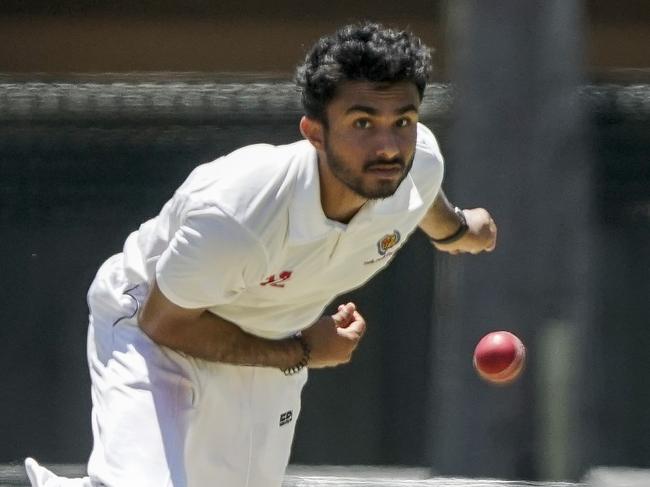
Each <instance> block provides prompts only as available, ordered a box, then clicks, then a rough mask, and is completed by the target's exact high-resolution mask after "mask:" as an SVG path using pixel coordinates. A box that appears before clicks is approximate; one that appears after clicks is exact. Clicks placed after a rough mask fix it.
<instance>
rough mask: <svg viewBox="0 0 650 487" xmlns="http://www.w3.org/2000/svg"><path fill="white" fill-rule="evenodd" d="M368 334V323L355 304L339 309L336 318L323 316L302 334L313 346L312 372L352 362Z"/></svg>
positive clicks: (342, 306) (310, 365) (311, 348)
mask: <svg viewBox="0 0 650 487" xmlns="http://www.w3.org/2000/svg"><path fill="white" fill-rule="evenodd" d="M365 331H366V320H364V318H363V316H361V314H359V312H358V311H357V308H356V306H355V305H354V303H347V304H343V305H341V306H339V308H338V311H337V312H336V313H335V314H333V315H332V316H323V317H321V318H320V319H318V321H316V322H315V323H314V324H313V325H311V326H310V327H309V328H307V329H305V330H303V331H302V337H303V338H304V339H305V341H306V342H307V345H309V348H310V350H311V356H310V359H309V367H310V368H322V367H335V366H337V365H341V364H345V363H348V362H349V361H350V359H351V358H352V352H354V350H355V349H356V348H357V346H358V345H359V341H360V340H361V338H362V337H363V335H364V333H365Z"/></svg>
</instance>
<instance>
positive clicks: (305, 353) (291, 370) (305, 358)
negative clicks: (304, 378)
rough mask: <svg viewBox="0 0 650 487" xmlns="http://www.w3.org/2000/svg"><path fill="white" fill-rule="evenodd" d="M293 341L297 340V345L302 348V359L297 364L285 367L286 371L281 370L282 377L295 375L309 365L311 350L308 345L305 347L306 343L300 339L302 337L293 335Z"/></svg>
mask: <svg viewBox="0 0 650 487" xmlns="http://www.w3.org/2000/svg"><path fill="white" fill-rule="evenodd" d="M293 339H294V340H297V341H298V343H300V346H301V347H302V358H301V359H300V362H298V363H297V364H296V365H293V366H291V367H287V368H286V369H282V372H283V373H284V375H294V374H297V373H298V372H300V371H301V370H302V369H304V368H305V367H307V364H309V357H310V355H311V350H310V349H309V345H307V342H306V341H305V339H304V338H303V337H302V335H294V336H293Z"/></svg>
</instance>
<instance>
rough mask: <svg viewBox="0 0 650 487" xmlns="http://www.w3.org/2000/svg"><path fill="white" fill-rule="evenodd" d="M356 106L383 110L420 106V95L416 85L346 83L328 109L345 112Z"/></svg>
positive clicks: (341, 86)
mask: <svg viewBox="0 0 650 487" xmlns="http://www.w3.org/2000/svg"><path fill="white" fill-rule="evenodd" d="M354 105H361V106H368V107H374V108H377V109H379V110H381V109H387V110H390V109H393V108H401V107H403V106H406V105H414V106H416V107H418V106H419V105H420V95H419V93H418V89H417V87H416V86H415V84H414V83H411V82H409V81H399V82H396V83H378V82H372V81H344V82H343V83H341V84H340V85H339V86H338V87H337V89H336V94H335V95H334V98H332V100H331V101H330V103H329V106H328V109H331V110H332V111H345V110H347V109H348V108H349V107H351V106H354Z"/></svg>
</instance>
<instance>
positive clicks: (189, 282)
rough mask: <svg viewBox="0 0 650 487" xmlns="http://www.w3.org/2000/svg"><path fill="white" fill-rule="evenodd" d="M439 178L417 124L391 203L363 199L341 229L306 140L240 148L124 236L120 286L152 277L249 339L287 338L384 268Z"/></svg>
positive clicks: (431, 143)
mask: <svg viewBox="0 0 650 487" xmlns="http://www.w3.org/2000/svg"><path fill="white" fill-rule="evenodd" d="M442 177H443V160H442V156H441V155H440V151H439V149H438V144H437V142H436V140H435V137H434V136H433V134H432V133H431V131H430V130H429V129H427V128H426V127H425V126H424V125H421V124H419V125H418V132H417V146H416V153H415V159H414V161H413V167H412V169H411V171H410V173H409V175H408V176H407V177H406V178H405V179H404V181H402V183H401V184H400V186H399V188H398V189H397V191H396V192H395V194H394V195H393V196H391V197H390V198H385V199H382V200H374V201H370V202H368V203H367V204H366V205H364V206H363V207H362V208H361V210H360V211H359V212H358V213H357V214H356V215H355V216H354V218H353V219H352V220H351V221H350V222H349V223H348V224H347V225H344V224H341V223H339V222H336V221H332V220H329V219H328V218H327V217H326V216H325V214H324V213H323V209H322V207H321V203H320V187H319V177H318V162H317V154H316V150H315V149H314V147H313V146H312V145H311V144H310V143H309V142H308V141H306V140H303V141H300V142H296V143H293V144H289V145H283V146H272V145H265V144H260V145H252V146H248V147H244V148H242V149H239V150H236V151H234V152H232V153H230V154H228V155H226V156H224V157H221V158H219V159H217V160H215V161H213V162H210V163H207V164H203V165H201V166H198V167H197V168H196V169H195V170H194V171H193V172H192V173H191V174H190V176H189V177H188V178H187V180H186V181H185V182H184V183H183V184H182V185H181V187H180V188H179V189H178V190H177V191H176V193H175V194H174V196H173V197H172V199H171V200H169V201H168V202H167V203H166V204H165V206H164V207H163V209H162V211H161V212H160V214H159V215H158V216H157V217H156V218H153V219H151V220H149V221H147V222H146V223H144V224H143V225H141V226H140V228H139V230H138V231H136V232H133V233H132V234H131V235H130V236H129V237H128V239H127V241H126V243H125V246H124V268H125V272H126V277H127V279H128V280H129V281H130V282H132V283H133V284H137V283H138V282H145V281H146V282H149V283H150V282H152V281H153V279H154V277H155V278H156V281H157V283H158V286H159V288H160V290H161V291H162V292H163V294H164V295H165V296H166V297H167V298H168V299H169V300H171V301H172V302H173V303H175V304H177V305H179V306H181V307H185V308H208V309H209V310H210V311H211V312H213V313H215V314H217V315H219V316H221V317H223V318H225V319H227V320H230V321H232V322H233V323H236V324H237V325H239V326H240V327H241V328H242V329H244V330H245V331H247V332H249V333H252V334H255V335H258V336H262V337H266V338H283V337H286V336H290V335H292V334H294V333H296V332H298V331H299V330H302V329H304V328H306V327H307V326H309V325H310V324H311V323H313V322H314V321H315V320H316V319H317V318H319V317H320V316H321V314H322V311H323V309H324V307H325V306H327V304H328V303H329V302H330V301H331V300H332V299H333V298H334V297H335V296H336V295H338V294H342V293H344V292H347V291H349V290H351V289H353V288H356V287H359V286H361V285H362V284H363V283H365V282H366V281H367V280H368V279H370V277H372V276H373V275H374V274H375V273H377V272H378V271H379V270H381V269H382V268H384V267H385V266H386V265H387V264H388V262H389V261H390V260H391V257H392V256H393V255H394V254H395V252H396V251H397V250H398V249H399V248H400V247H401V246H402V245H403V244H404V242H405V241H406V239H407V238H408V237H409V235H410V234H411V233H412V232H413V231H414V230H415V228H416V227H417V225H418V223H419V221H420V220H421V219H422V217H423V216H424V214H425V213H426V211H427V209H428V208H429V206H430V205H431V204H432V203H433V200H434V199H435V197H436V195H437V194H438V191H439V190H440V185H441V183H442Z"/></svg>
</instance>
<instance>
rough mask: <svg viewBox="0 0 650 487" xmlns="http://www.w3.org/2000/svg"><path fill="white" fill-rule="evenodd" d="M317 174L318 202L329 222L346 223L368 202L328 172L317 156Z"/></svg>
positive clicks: (325, 164) (321, 158) (327, 167)
mask: <svg viewBox="0 0 650 487" xmlns="http://www.w3.org/2000/svg"><path fill="white" fill-rule="evenodd" d="M318 174H319V181H320V202H321V206H322V207H323V212H324V213H325V216H326V217H327V218H329V219H330V220H334V221H337V222H341V223H348V222H349V221H350V220H352V218H353V217H354V215H356V214H357V212H358V211H359V210H360V209H361V207H362V206H363V205H364V204H365V203H366V201H368V200H367V199H366V198H363V197H361V196H359V195H358V194H357V193H355V192H354V191H352V190H351V189H350V188H348V187H347V185H346V184H345V183H343V182H341V181H340V180H339V179H338V178H337V177H336V176H335V175H334V174H333V173H332V171H331V170H330V168H329V166H328V164H327V162H325V161H324V160H323V157H322V156H321V155H320V154H319V157H318Z"/></svg>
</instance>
